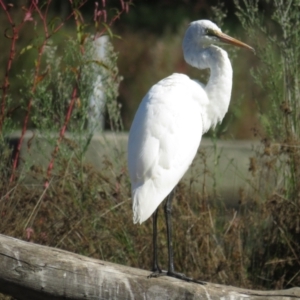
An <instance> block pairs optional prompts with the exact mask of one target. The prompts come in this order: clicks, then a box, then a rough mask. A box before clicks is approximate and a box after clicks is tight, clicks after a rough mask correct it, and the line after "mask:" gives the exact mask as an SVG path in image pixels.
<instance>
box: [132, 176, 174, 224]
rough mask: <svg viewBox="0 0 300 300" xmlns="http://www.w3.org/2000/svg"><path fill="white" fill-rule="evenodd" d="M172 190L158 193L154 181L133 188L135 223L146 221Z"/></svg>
mask: <svg viewBox="0 0 300 300" xmlns="http://www.w3.org/2000/svg"><path fill="white" fill-rule="evenodd" d="M171 190H172V189H163V190H160V191H159V192H158V189H157V187H156V186H155V183H154V182H153V180H147V181H146V182H144V183H143V184H140V185H138V186H133V187H132V199H133V204H132V210H133V223H134V224H136V223H140V224H141V223H143V222H144V221H146V220H147V219H148V218H149V217H150V216H151V215H152V214H153V213H154V211H155V210H156V208H157V207H158V206H159V205H160V203H161V202H162V201H163V200H164V199H165V197H167V195H168V194H169V193H170V192H171Z"/></svg>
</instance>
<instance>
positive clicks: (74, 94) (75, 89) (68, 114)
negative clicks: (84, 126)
mask: <svg viewBox="0 0 300 300" xmlns="http://www.w3.org/2000/svg"><path fill="white" fill-rule="evenodd" d="M77 93H78V89H77V87H76V86H75V87H74V88H73V92H72V98H71V101H70V105H69V107H68V111H67V114H66V117H65V121H64V125H63V126H62V128H61V129H60V133H59V138H58V139H57V142H56V146H55V148H54V150H53V152H52V158H51V161H50V163H49V165H48V169H47V177H46V181H45V184H44V188H48V186H49V178H50V176H51V172H52V169H53V166H54V160H55V158H56V155H57V153H58V151H59V145H60V143H61V141H62V139H63V137H64V135H65V132H66V129H67V126H68V124H69V121H70V118H71V115H72V111H73V107H74V104H75V101H76V99H77Z"/></svg>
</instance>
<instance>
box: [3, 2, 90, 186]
mask: <svg viewBox="0 0 300 300" xmlns="http://www.w3.org/2000/svg"><path fill="white" fill-rule="evenodd" d="M0 1H1V0H0ZM86 1H87V0H84V1H82V3H81V4H80V5H79V7H82V5H84V4H85V3H86ZM1 2H2V1H1ZM50 2H51V0H49V1H48V3H47V7H46V12H45V14H42V12H41V10H40V9H39V8H38V6H37V4H36V2H35V0H32V1H31V5H30V8H29V10H30V11H32V8H33V6H34V7H35V9H36V10H37V12H38V14H39V16H40V18H41V20H42V22H43V25H44V31H45V39H44V41H43V43H42V45H41V47H40V48H39V52H38V59H37V63H36V67H35V72H34V81H33V86H32V89H31V92H32V94H34V93H35V90H36V87H37V84H38V79H39V70H40V65H41V58H42V54H43V52H44V48H45V46H46V43H47V40H48V39H49V38H50V37H51V36H52V35H53V34H54V33H56V32H57V31H58V30H59V29H60V28H61V27H62V26H63V24H64V22H62V23H61V24H60V25H58V26H57V28H56V29H55V30H54V31H53V32H52V34H51V35H49V32H48V27H47V13H48V8H49V5H50ZM74 13H75V11H74V10H73V11H72V13H71V14H70V15H69V16H68V17H67V19H66V20H68V19H69V18H71V16H73V15H74ZM76 93H77V92H76ZM32 103H33V97H31V98H30V99H29V102H28V105H27V112H26V115H25V119H24V122H23V126H22V132H21V137H20V139H19V142H18V145H17V149H16V153H15V157H14V160H13V166H12V173H11V176H10V180H9V182H10V183H12V182H13V181H14V179H15V171H16V168H17V164H18V160H19V156H20V151H21V146H22V143H23V140H24V136H25V133H26V130H27V125H28V121H29V116H30V113H31V108H32ZM71 111H72V109H71ZM70 113H71V112H70ZM64 131H65V130H64ZM64 131H63V134H64ZM57 151H58V150H57ZM51 169H52V168H50V173H51Z"/></svg>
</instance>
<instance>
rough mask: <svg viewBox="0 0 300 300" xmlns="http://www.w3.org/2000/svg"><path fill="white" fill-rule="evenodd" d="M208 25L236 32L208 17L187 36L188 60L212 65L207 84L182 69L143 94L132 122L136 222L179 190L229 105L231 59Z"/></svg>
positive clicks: (130, 156) (215, 30) (131, 167)
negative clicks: (206, 135)
mask: <svg viewBox="0 0 300 300" xmlns="http://www.w3.org/2000/svg"><path fill="white" fill-rule="evenodd" d="M207 28H209V30H211V31H212V32H213V33H216V34H219V35H220V36H221V37H224V39H225V38H226V39H227V38H230V37H228V36H226V35H225V34H223V33H221V30H220V29H219V28H218V27H217V26H216V25H215V24H214V23H212V22H210V21H207V20H202V21H196V22H193V23H191V25H190V27H189V28H188V30H187V32H186V34H185V37H184V40H183V53H184V58H185V60H186V61H187V63H189V64H190V65H192V66H194V67H196V68H199V69H205V68H210V70H211V74H210V79H209V81H208V83H207V85H205V86H204V85H203V84H201V83H199V82H197V81H195V80H191V79H190V78H189V77H188V76H186V75H184V74H176V73H175V74H173V75H171V76H169V77H167V78H165V79H163V80H161V81H159V82H158V83H157V84H155V85H154V86H153V87H152V88H151V89H150V90H149V92H148V93H147V94H146V96H145V97H144V98H143V100H142V102H141V104H140V106H139V108H138V111H137V113H136V115H135V118H134V121H133V123H132V126H131V129H130V133H129V141H128V168H129V174H130V179H131V184H132V200H133V214H134V216H133V221H134V223H137V222H139V223H142V222H144V221H145V220H147V219H148V218H149V217H150V216H151V215H152V214H153V212H154V211H155V210H156V208H157V207H158V206H159V204H160V203H161V202H162V201H163V200H164V198H165V197H166V196H167V195H168V194H169V193H170V192H171V191H172V190H173V188H174V187H175V186H176V185H177V183H178V182H179V180H180V179H181V178H182V176H183V175H184V174H185V172H186V171H187V169H188V168H189V166H190V165H191V163H192V161H193V159H194V157H195V155H196V153H197V149H198V147H199V145H200V141H201V137H202V135H203V134H204V133H205V132H206V131H208V130H209V128H211V127H214V126H215V125H216V124H217V123H218V122H220V121H221V120H222V119H223V117H224V115H225V114H226V112H227V110H228V106H229V102H230V96H231V87H232V67H231V63H230V61H229V58H228V55H227V52H226V51H224V50H222V49H221V48H219V47H217V46H214V45H212V43H213V42H216V41H215V40H214V37H212V36H210V35H209V34H208V33H207ZM234 41H235V42H236V41H237V40H234ZM237 42H239V41H237ZM240 43H241V42H240ZM242 44H243V43H241V44H240V46H241V45H242ZM243 45H245V44H243ZM246 46H247V45H246ZM248 47H249V46H248ZM249 48H250V47H249Z"/></svg>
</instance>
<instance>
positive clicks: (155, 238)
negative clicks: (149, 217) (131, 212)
mask: <svg viewBox="0 0 300 300" xmlns="http://www.w3.org/2000/svg"><path fill="white" fill-rule="evenodd" d="M157 215H158V208H157V209H156V211H155V212H154V214H153V267H152V271H153V272H158V273H161V269H160V268H159V266H158V257H157Z"/></svg>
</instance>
